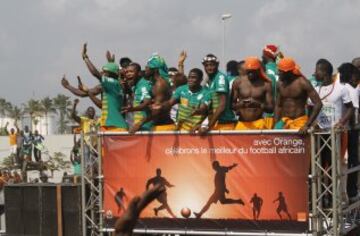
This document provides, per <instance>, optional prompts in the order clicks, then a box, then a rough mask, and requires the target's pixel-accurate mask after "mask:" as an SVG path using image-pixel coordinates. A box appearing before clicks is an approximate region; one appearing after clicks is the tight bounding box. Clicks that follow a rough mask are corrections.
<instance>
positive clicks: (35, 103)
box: [24, 99, 42, 131]
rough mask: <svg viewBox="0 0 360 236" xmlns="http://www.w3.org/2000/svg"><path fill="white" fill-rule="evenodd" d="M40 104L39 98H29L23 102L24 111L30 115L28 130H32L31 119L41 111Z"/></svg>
mask: <svg viewBox="0 0 360 236" xmlns="http://www.w3.org/2000/svg"><path fill="white" fill-rule="evenodd" d="M41 111H42V109H41V104H40V101H39V100H35V99H30V100H29V101H28V102H27V103H26V104H24V112H26V113H28V114H29V115H30V125H31V127H30V130H31V131H33V121H34V119H35V117H36V116H38V115H39V114H40V113H41Z"/></svg>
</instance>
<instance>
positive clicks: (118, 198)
mask: <svg viewBox="0 0 360 236" xmlns="http://www.w3.org/2000/svg"><path fill="white" fill-rule="evenodd" d="M124 198H127V196H126V193H125V191H124V188H122V187H121V188H120V190H119V191H118V192H117V193H116V194H115V202H116V205H117V206H118V211H117V212H118V214H119V213H120V211H121V210H123V211H125V206H124Z"/></svg>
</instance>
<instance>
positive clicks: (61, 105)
mask: <svg viewBox="0 0 360 236" xmlns="http://www.w3.org/2000/svg"><path fill="white" fill-rule="evenodd" d="M53 100H54V105H55V107H56V109H57V110H58V111H59V113H60V119H59V127H58V131H59V133H60V134H64V133H66V130H67V125H68V124H69V118H70V112H71V105H72V102H71V100H70V97H68V96H65V95H63V94H58V95H57V96H56V97H55V98H54V99H53Z"/></svg>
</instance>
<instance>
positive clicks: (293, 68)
mask: <svg viewBox="0 0 360 236" xmlns="http://www.w3.org/2000/svg"><path fill="white" fill-rule="evenodd" d="M278 71H279V81H278V83H277V92H278V94H277V99H276V105H275V129H297V130H299V132H300V133H306V132H307V130H308V129H309V128H310V126H311V125H312V123H313V122H314V120H315V119H316V117H317V116H318V114H319V112H320V110H321V107H322V102H321V99H320V97H319V95H318V93H317V92H316V91H315V89H314V88H313V86H312V85H311V83H310V82H309V81H308V80H307V79H305V78H304V76H302V74H301V72H300V70H299V68H298V66H297V65H296V63H295V61H294V60H293V59H292V58H288V57H287V58H283V59H281V60H280V61H279V63H278ZM308 98H310V100H311V102H312V103H313V104H314V106H313V109H312V112H311V114H310V117H308V116H307V115H306V113H305V106H306V103H307V100H308Z"/></svg>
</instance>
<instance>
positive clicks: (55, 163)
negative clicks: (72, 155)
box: [44, 152, 71, 177]
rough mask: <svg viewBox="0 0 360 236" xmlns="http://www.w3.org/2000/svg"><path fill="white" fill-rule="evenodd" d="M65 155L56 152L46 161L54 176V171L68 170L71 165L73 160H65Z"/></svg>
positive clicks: (45, 164)
mask: <svg viewBox="0 0 360 236" xmlns="http://www.w3.org/2000/svg"><path fill="white" fill-rule="evenodd" d="M65 157H66V156H65V154H63V153H62V152H55V153H54V155H53V156H52V157H51V158H50V160H49V161H47V162H45V163H44V166H45V168H46V169H47V170H50V171H51V176H52V177H54V171H56V170H57V171H59V170H67V169H69V168H70V167H71V162H70V161H65Z"/></svg>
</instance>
